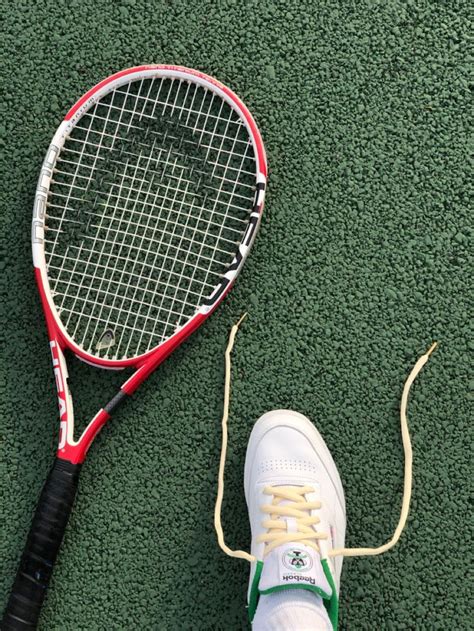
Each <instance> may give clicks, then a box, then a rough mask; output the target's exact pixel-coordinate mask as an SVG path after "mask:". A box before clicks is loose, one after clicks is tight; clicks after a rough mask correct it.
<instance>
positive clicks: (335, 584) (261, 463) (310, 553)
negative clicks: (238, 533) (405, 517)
mask: <svg viewBox="0 0 474 631" xmlns="http://www.w3.org/2000/svg"><path fill="white" fill-rule="evenodd" d="M245 497H246V500H247V506H248V511H249V518H250V525H251V529H252V549H251V553H252V555H254V557H255V558H256V559H257V560H256V561H255V562H253V563H252V564H251V571H250V583H249V591H248V606H249V616H250V620H252V619H253V617H254V615H255V611H256V608H257V603H258V599H259V597H260V595H267V594H273V593H275V592H279V591H282V590H288V589H292V588H303V589H306V590H309V591H311V592H313V593H316V594H318V595H319V596H320V597H322V598H323V602H324V605H325V607H326V609H327V612H328V615H329V619H330V621H331V623H332V625H333V628H334V629H336V628H337V617H338V595H339V584H340V577H341V570H342V561H343V557H342V556H338V557H333V558H330V557H329V556H328V552H329V550H331V549H333V548H343V547H344V537H345V531H346V508H345V500H344V491H343V488H342V483H341V479H340V477H339V473H338V471H337V468H336V465H335V463H334V460H333V458H332V456H331V454H330V452H329V449H328V448H327V446H326V443H325V442H324V440H323V439H322V437H321V436H320V434H319V432H318V431H317V430H316V429H315V427H314V426H313V424H312V423H311V422H310V421H309V419H307V418H306V417H305V416H303V415H302V414H299V413H298V412H292V411H290V410H275V411H273V412H267V413H266V414H264V415H263V416H262V417H260V418H259V419H258V421H257V422H256V423H255V426H254V428H253V430H252V433H251V436H250V439H249V444H248V447H247V456H246V460H245Z"/></svg>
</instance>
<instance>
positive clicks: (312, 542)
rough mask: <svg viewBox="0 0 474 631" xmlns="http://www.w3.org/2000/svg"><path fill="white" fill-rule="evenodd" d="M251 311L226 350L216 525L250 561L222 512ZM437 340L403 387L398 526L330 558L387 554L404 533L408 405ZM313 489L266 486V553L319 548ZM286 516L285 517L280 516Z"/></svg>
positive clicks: (409, 462) (409, 460)
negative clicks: (232, 408) (233, 404)
mask: <svg viewBox="0 0 474 631" xmlns="http://www.w3.org/2000/svg"><path fill="white" fill-rule="evenodd" d="M246 316H247V314H244V315H243V316H242V317H241V318H240V320H239V321H238V322H237V323H236V324H234V326H233V327H232V329H231V331H230V335H229V342H228V345H227V349H226V352H225V384H224V410H223V414H222V422H221V424H222V446H221V456H220V463H219V476H218V486H217V499H216V504H215V509H214V527H215V530H216V533H217V540H218V543H219V546H220V548H221V549H222V550H223V552H225V553H226V554H227V555H228V556H231V557H235V558H238V559H246V560H247V561H249V562H251V563H252V562H254V561H257V559H256V558H255V557H254V556H253V555H252V554H249V553H248V552H245V551H244V550H231V549H230V548H229V547H228V546H227V545H226V543H225V540H224V532H223V530H222V523H221V512H222V502H223V499H224V469H225V461H226V455H227V440H228V431H227V421H228V418H229V403H230V384H231V361H230V357H231V353H232V349H233V347H234V342H235V336H236V334H237V331H238V330H239V326H240V325H241V323H242V320H244V319H245V317H246ZM436 346H437V343H436V342H434V343H433V344H432V345H431V346H430V348H429V349H428V350H427V352H426V353H425V354H424V355H422V356H421V357H420V358H419V359H418V361H417V362H416V364H415V365H414V366H413V368H412V370H411V372H410V374H409V375H408V378H407V380H406V381H405V385H404V387H403V393H402V399H401V403H400V427H401V434H402V443H403V450H404V453H405V474H404V484H403V500H402V508H401V511H400V518H399V520H398V525H397V527H396V529H395V531H394V533H393V535H392V538H391V539H390V540H389V541H387V543H385V544H383V545H381V546H378V547H377V548H335V549H332V550H330V551H329V552H328V555H329V556H330V557H335V556H345V557H349V556H352V557H355V556H375V555H378V554H383V553H384V552H387V550H390V548H393V546H394V545H395V544H396V543H397V542H398V540H399V539H400V535H401V534H402V531H403V529H404V527H405V524H406V521H407V517H408V511H409V509H410V500H411V490H412V479H413V452H412V448H411V441H410V432H409V430H408V421H407V406H408V395H409V394H410V389H411V386H412V384H413V382H414V381H415V379H416V377H417V376H418V374H419V372H420V371H421V369H422V368H423V366H424V365H425V364H426V362H427V361H428V359H429V357H430V355H431V353H432V352H433V351H434V349H435V348H436ZM313 490H314V489H313V488H312V487H309V486H300V487H298V486H268V487H266V488H265V489H264V494H265V495H271V496H273V501H272V504H269V505H265V506H263V507H262V511H263V512H264V513H266V514H269V516H270V518H269V519H267V520H265V521H264V522H263V526H264V527H265V528H266V529H267V533H265V534H264V535H262V536H261V537H260V539H259V541H260V542H262V541H263V542H265V543H266V544H267V545H266V546H265V553H264V555H265V556H266V555H267V554H268V553H269V552H270V551H271V550H273V549H274V548H276V547H278V546H280V545H281V544H283V543H286V542H288V541H304V543H305V544H306V545H308V546H310V547H313V548H314V549H316V550H318V546H317V543H316V541H317V540H318V539H326V538H327V534H326V533H321V532H318V531H316V530H315V529H314V528H313V526H314V525H316V524H317V523H318V522H319V517H317V516H315V515H312V514H311V512H312V510H314V509H319V508H321V502H319V501H316V500H315V501H308V500H307V499H306V495H307V494H309V493H311V492H313ZM279 517H285V519H284V520H283V519H279Z"/></svg>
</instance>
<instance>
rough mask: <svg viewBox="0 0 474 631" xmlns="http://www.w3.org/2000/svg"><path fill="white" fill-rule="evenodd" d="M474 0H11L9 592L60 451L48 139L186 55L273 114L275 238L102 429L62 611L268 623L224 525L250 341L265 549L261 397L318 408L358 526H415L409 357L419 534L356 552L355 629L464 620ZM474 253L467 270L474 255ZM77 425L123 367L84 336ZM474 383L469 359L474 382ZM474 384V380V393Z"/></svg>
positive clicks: (269, 117)
mask: <svg viewBox="0 0 474 631" xmlns="http://www.w3.org/2000/svg"><path fill="white" fill-rule="evenodd" d="M467 9H468V3H467V2H441V1H439V2H434V1H432V2H426V1H420V2H414V1H412V0H410V1H409V2H394V1H393V2H392V1H388V0H387V1H375V0H371V1H362V2H345V1H344V2H338V1H336V0H333V1H327V0H321V1H320V2H317V3H315V2H309V1H308V2H296V1H295V0H293V1H291V2H288V1H287V2H284V1H275V2H268V1H266V0H263V1H262V2H253V1H252V2H237V1H235V2H232V1H230V0H226V1H221V0H219V1H217V0H216V1H214V2H211V1H209V0H208V1H206V2H199V1H197V2H190V1H184V0H182V1H172V0H169V1H167V2H164V1H155V2H144V1H139V0H128V1H126V0H123V1H120V2H119V1H117V2H112V1H102V0H98V1H95V2H92V1H88V0H80V1H79V0H70V1H69V0H56V1H54V2H52V1H51V0H48V1H47V2H41V3H40V2H35V3H31V2H27V1H23V0H21V1H17V0H15V1H14V0H10V1H7V2H6V3H4V5H3V8H2V13H3V16H2V17H3V22H4V23H3V26H2V40H3V42H2V58H3V63H2V67H3V73H4V81H3V83H4V96H3V99H2V104H1V107H2V110H3V112H2V122H1V129H0V132H1V142H2V149H3V151H2V157H1V167H2V175H3V185H2V192H1V198H0V199H1V201H0V204H1V205H0V217H1V220H2V227H3V230H2V233H3V237H2V243H3V250H4V255H5V256H4V262H3V263H2V281H3V283H2V299H3V319H2V322H3V330H2V333H3V337H4V361H3V364H2V398H1V403H2V408H1V421H0V606H1V607H2V608H3V606H4V603H5V602H6V599H7V595H8V593H9V590H10V587H11V582H12V579H13V576H14V573H15V571H16V566H17V562H18V558H19V555H20V552H21V550H22V548H23V545H24V542H25V536H26V532H27V529H28V528H29V524H30V519H31V514H32V511H33V509H34V506H35V504H36V500H37V497H38V494H39V491H40V489H41V486H42V484H43V481H44V479H45V477H46V475H47V472H48V470H49V468H50V465H51V463H52V459H53V456H54V451H55V443H56V438H55V432H56V427H57V424H58V422H57V408H56V400H55V395H54V382H53V375H52V370H51V366H50V356H49V350H48V344H47V336H46V331H45V327H44V323H43V315H42V311H41V307H40V303H39V299H38V296H37V292H36V288H35V285H34V278H33V270H32V263H31V254H30V235H29V227H30V219H31V209H32V203H33V196H34V191H35V186H36V179H37V175H38V172H39V168H40V165H41V162H42V159H43V155H44V152H45V151H46V149H47V147H48V144H49V141H50V139H51V137H52V135H53V132H54V131H55V129H56V127H57V125H58V124H59V122H60V121H61V119H62V117H63V116H64V114H65V113H66V111H67V110H68V109H69V107H70V106H71V105H72V104H73V103H74V102H75V100H76V99H77V98H78V97H80V96H81V95H82V94H83V93H84V92H85V91H86V90H87V89H88V88H90V87H91V86H93V85H94V84H95V83H97V82H98V81H99V80H101V79H102V78H104V77H106V76H107V75H109V74H111V73H113V72H115V71H118V70H121V69H123V68H126V67H129V66H134V65H139V64H144V63H173V64H181V65H186V66H190V67H193V68H197V69H199V70H202V71H204V72H206V73H208V74H211V75H213V76H215V77H216V78H218V79H220V80H221V81H222V82H224V83H226V84H228V85H229V86H230V87H231V88H232V89H234V90H235V91H236V92H237V93H238V94H239V95H240V96H241V97H242V98H243V100H244V101H245V103H246V104H247V105H248V107H249V108H250V110H251V111H252V113H253V114H254V116H255V118H256V120H257V122H258V125H259V127H260V129H261V131H262V135H263V138H264V141H265V144H266V148H267V152H268V160H269V169H270V178H269V188H268V197H267V205H266V210H265V213H264V218H263V222H262V226H261V231H260V233H259V235H258V237H257V241H256V244H255V248H254V250H253V252H252V254H251V256H250V258H249V261H248V262H247V264H246V266H245V268H244V271H243V273H242V274H241V276H240V277H239V279H238V281H237V283H236V287H235V289H234V290H233V291H232V292H231V294H230V295H229V296H228V298H227V299H226V301H225V303H224V305H222V306H221V307H220V308H219V309H218V311H217V312H216V313H215V314H214V315H213V316H212V318H211V319H210V320H209V321H208V322H207V323H206V325H205V326H204V327H203V328H202V329H201V330H199V331H198V332H197V333H196V334H195V335H194V336H193V337H192V338H190V339H189V340H188V341H187V342H186V343H185V344H184V346H182V347H181V348H180V349H179V350H178V351H177V352H176V353H175V354H174V355H173V356H172V357H171V358H170V359H169V360H168V361H167V362H165V364H163V365H162V366H161V367H160V368H159V369H158V371H157V373H156V374H155V375H154V376H153V377H152V378H151V379H150V380H149V381H148V382H147V383H146V385H145V386H144V388H143V390H142V391H140V393H139V394H137V396H136V397H135V398H134V400H133V401H130V402H129V404H128V405H127V406H126V407H124V408H123V409H122V410H121V411H120V413H118V415H117V416H116V418H114V420H113V422H112V423H111V424H110V425H109V426H107V427H106V428H105V430H104V431H103V433H102V435H101V436H99V438H98V440H97V441H96V443H95V444H94V446H93V447H92V449H91V451H90V454H89V459H88V461H87V462H86V464H85V466H84V469H83V475H82V479H81V485H80V491H79V496H78V499H77V503H76V509H75V512H74V514H73V517H72V519H71V522H70V525H69V528H68V531H67V534H66V538H65V542H64V546H63V549H62V552H61V554H60V557H59V560H58V565H57V568H56V570H55V573H54V576H53V581H52V585H51V589H50V592H49V594H48V598H47V601H46V604H45V607H44V611H43V616H42V622H41V625H40V628H41V629H42V630H43V631H46V630H55V631H77V630H102V629H117V630H119V629H127V630H128V629H136V630H145V629H146V630H148V629H150V630H151V629H153V630H155V629H156V630H160V631H161V630H167V629H170V630H175V629H176V630H182V629H193V630H216V631H217V630H223V631H224V630H225V631H227V630H234V629H248V623H247V619H246V609H245V604H246V589H247V576H248V564H247V563H246V562H244V561H239V560H233V559H229V558H227V557H226V556H224V555H223V554H222V553H221V552H220V550H219V549H218V547H217V543H216V539H215V536H214V531H213V504H214V499H215V493H216V483H217V467H218V456H219V449H220V428H219V422H220V415H221V410H222V394H223V376H224V366H223V353H224V349H225V345H226V339H227V334H228V331H229V328H230V326H231V325H232V324H233V323H234V321H235V320H236V319H237V318H238V317H239V316H240V315H241V314H242V313H243V312H244V311H248V312H249V318H248V319H247V320H246V321H245V323H244V325H243V326H242V329H241V332H240V333H239V336H238V338H237V343H236V347H235V353H234V357H235V359H234V370H233V376H234V381H233V395H232V404H231V418H230V448H229V458H228V464H227V469H226V496H225V497H226V501H225V505H224V525H225V531H226V536H227V540H228V543H229V544H230V545H232V546H234V547H244V548H248V546H249V545H250V533H249V527H248V522H247V513H246V506H245V500H244V493H243V465H244V457H245V449H246V443H247V439H248V436H249V434H250V431H251V427H252V424H253V422H254V421H255V420H256V419H257V418H258V417H259V416H260V415H261V414H262V413H264V412H266V411H268V410H270V409H273V408H278V407H288V408H292V409H295V410H298V411H300V412H302V413H304V414H306V415H307V416H309V418H310V419H312V420H313V422H314V423H315V425H316V426H317V427H318V429H319V431H320V432H321V433H322V435H323V436H324V438H325V439H326V441H327V443H328V445H329V447H330V449H331V451H332V453H333V455H334V458H335V460H336V462H337V465H338V467H339V470H340V472H341V476H342V479H343V482H344V485H345V491H346V502H347V508H348V514H347V518H348V531H347V543H348V545H349V546H360V545H379V544H381V543H382V542H384V541H386V540H387V538H389V537H390V536H391V534H392V531H393V529H394V527H395V525H396V522H397V519H398V514H399V507H400V501H401V491H402V482H403V452H402V447H401V441H400V435H399V418H398V407H399V398H400V395H401V390H402V386H403V382H404V379H405V378H406V376H407V374H408V372H409V371H410V369H411V367H412V365H413V364H414V363H415V361H416V359H417V358H418V357H419V356H420V355H421V354H422V353H424V352H425V350H426V349H427V348H428V346H429V345H430V344H431V343H432V341H434V340H437V341H438V342H439V348H438V350H437V351H436V353H435V354H434V355H433V356H432V358H431V360H430V362H429V363H428V365H427V366H426V367H425V368H424V370H423V372H422V373H421V375H420V377H419V380H418V381H417V383H416V384H415V386H414V388H413V391H412V398H411V405H410V408H409V419H410V425H411V429H412V437H413V444H414V495H413V501H412V508H411V513H410V518H409V522H408V525H407V528H406V531H405V533H404V534H403V536H402V539H401V542H400V544H399V545H398V546H397V547H396V548H395V550H394V551H392V552H389V553H387V554H386V555H384V556H382V557H377V558H366V559H349V560H346V561H345V562H344V569H343V578H342V593H341V617H340V628H341V629H350V630H359V629H367V630H378V629H429V630H431V629H439V630H441V629H443V630H444V629H468V628H472V627H471V626H470V625H471V624H472V611H471V608H470V607H469V602H468V601H469V598H470V595H471V590H470V587H469V583H468V580H467V567H468V562H469V560H470V559H471V560H472V552H471V549H470V546H469V545H468V539H469V537H468V532H469V529H468V514H469V506H468V496H469V479H470V471H469V467H468V454H469V448H468V447H469V444H472V429H471V427H472V425H470V424H469V416H468V402H469V394H468V392H469V365H468V357H469V351H470V350H471V351H472V348H473V347H472V338H470V337H469V316H468V311H469V307H470V306H472V299H473V295H472V291H471V289H470V280H469V245H470V237H471V234H472V231H471V228H470V219H471V218H472V215H471V216H470V214H469V209H468V173H469V169H468V164H469V163H468V146H467V144H468V143H467V135H468V128H469V125H470V120H469V118H470V110H469V100H468V80H467V74H468V65H467V45H468V39H469V31H468V15H467V13H468V12H467ZM471 271H472V269H471ZM69 366H70V375H71V379H70V385H71V389H72V390H73V396H74V400H75V403H76V413H77V417H78V420H79V423H80V424H82V425H83V424H84V423H85V422H86V421H87V420H88V419H89V417H90V416H91V415H92V414H94V413H95V412H96V409H97V408H98V407H100V406H101V405H103V404H104V402H106V401H107V400H108V399H109V398H110V395H111V394H113V393H114V392H115V389H116V387H117V386H119V385H120V383H121V382H122V380H123V375H117V374H115V373H105V372H104V371H98V370H97V369H93V368H91V367H88V366H86V365H83V364H79V362H75V361H71V362H70V364H69ZM471 386H472V382H471ZM471 399H472V393H471Z"/></svg>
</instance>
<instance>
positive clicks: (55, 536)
mask: <svg viewBox="0 0 474 631" xmlns="http://www.w3.org/2000/svg"><path fill="white" fill-rule="evenodd" d="M80 469H81V465H78V464H71V463H70V462H67V461H66V460H60V459H59V458H56V461H55V463H54V466H53V468H52V469H51V471H50V473H49V476H48V479H47V480H46V482H45V485H44V487H43V490H42V492H41V495H40V498H39V502H38V507H37V509H36V512H35V516H34V518H33V523H32V525H31V528H30V533H29V535H28V540H27V542H26V546H25V550H24V552H23V555H22V557H21V561H20V566H19V568H18V572H17V575H16V578H15V582H14V584H13V588H12V591H11V594H10V598H9V600H8V604H7V608H6V610H5V613H4V615H3V619H2V622H1V624H0V629H1V630H2V631H31V630H32V629H36V627H37V625H38V620H39V617H40V612H41V606H42V604H43V600H44V597H45V595H46V590H47V588H48V584H49V580H50V578H51V574H52V573H53V567H54V562H55V561H56V557H57V555H58V551H59V548H60V546H61V542H62V540H63V536H64V531H65V530H66V526H67V523H68V521H69V515H70V514H71V510H72V505H73V503H74V498H75V497H76V491H77V485H78V481H79V472H80Z"/></svg>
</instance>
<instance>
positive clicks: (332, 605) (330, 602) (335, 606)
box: [321, 559, 339, 631]
mask: <svg viewBox="0 0 474 631" xmlns="http://www.w3.org/2000/svg"><path fill="white" fill-rule="evenodd" d="M321 565H322V566H323V570H324V574H325V575H326V578H327V581H328V583H329V585H330V586H331V590H332V596H331V598H329V599H327V600H323V602H324V606H325V607H326V611H327V612H328V616H329V620H330V621H331V624H332V628H333V629H334V631H337V620H338V617H339V598H338V596H337V590H336V583H335V582H334V579H333V577H332V574H331V570H330V569H329V564H328V561H327V559H321Z"/></svg>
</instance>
